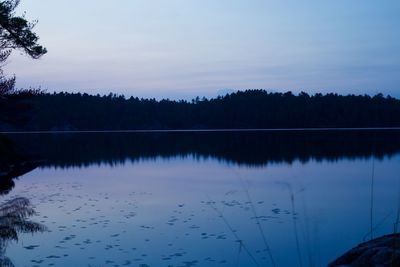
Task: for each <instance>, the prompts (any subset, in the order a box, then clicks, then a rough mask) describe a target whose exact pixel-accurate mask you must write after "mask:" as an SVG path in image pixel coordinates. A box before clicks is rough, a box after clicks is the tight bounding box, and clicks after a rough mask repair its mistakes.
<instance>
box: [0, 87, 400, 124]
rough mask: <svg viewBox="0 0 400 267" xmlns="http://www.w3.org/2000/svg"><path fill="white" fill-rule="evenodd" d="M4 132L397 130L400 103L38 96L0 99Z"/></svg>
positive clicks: (255, 94)
mask: <svg viewBox="0 0 400 267" xmlns="http://www.w3.org/2000/svg"><path fill="white" fill-rule="evenodd" d="M0 102H1V103H0V112H1V113H0V114H1V115H0V116H1V117H0V121H1V122H0V129H3V130H126V129H131V130H134V129H224V128H241V129H245V128H320V127H335V128H336V127H340V128H341V127H399V126H400V100H398V99H395V98H393V97H390V96H387V97H385V96H383V95H382V94H378V95H376V96H373V97H371V96H368V95H346V96H343V95H338V94H326V95H322V94H315V95H308V94H306V93H300V94H298V95H294V94H292V93H291V92H287V93H270V92H267V91H265V90H247V91H238V92H235V93H231V94H227V95H225V96H219V97H217V98H213V99H206V98H203V99H200V98H196V99H194V100H192V101H183V100H180V101H175V100H161V101H157V100H155V99H139V98H135V97H131V98H128V99H126V98H125V97H123V96H118V95H115V94H109V95H105V96H100V95H96V96H94V95H88V94H81V93H74V94H73V93H54V94H39V95H36V96H32V97H29V98H21V97H17V96H16V97H9V98H8V99H7V100H4V99H3V100H1V101H0Z"/></svg>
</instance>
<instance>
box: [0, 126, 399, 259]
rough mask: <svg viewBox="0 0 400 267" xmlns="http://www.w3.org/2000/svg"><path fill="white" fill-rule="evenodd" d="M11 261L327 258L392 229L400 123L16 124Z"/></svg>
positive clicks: (8, 193)
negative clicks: (24, 205) (256, 126)
mask: <svg viewBox="0 0 400 267" xmlns="http://www.w3.org/2000/svg"><path fill="white" fill-rule="evenodd" d="M4 138H7V140H9V142H10V143H11V144H12V146H13V147H14V149H15V151H17V153H19V154H20V155H23V157H24V158H25V159H28V160H31V161H35V162H37V167H36V166H35V167H36V168H34V169H33V170H31V171H29V172H26V173H24V174H23V175H21V176H20V177H19V178H18V179H14V180H13V183H11V184H9V185H8V184H7V185H2V188H4V187H6V189H5V190H4V192H3V194H2V196H1V199H2V202H3V203H4V202H5V201H7V200H10V199H14V198H16V197H24V198H27V199H29V200H30V202H31V203H32V204H33V205H34V207H35V210H36V212H37V214H36V215H34V216H32V217H31V218H30V219H31V220H33V221H35V222H38V223H41V224H43V225H44V226H46V227H47V230H46V231H44V232H38V233H35V234H23V233H21V234H19V236H18V242H6V244H3V246H4V249H5V251H4V252H5V255H6V256H7V257H8V258H9V259H10V260H11V261H12V262H13V263H14V265H15V266H68V267H70V266H93V267H94V266H141V267H145V266H199V267H203V266H204V267H206V266H207V267H208V266H229V267H230V266H244V267H249V266H326V265H327V264H328V263H330V262H331V261H333V260H334V259H335V258H337V257H339V256H340V255H342V254H343V253H344V252H346V251H347V250H349V249H351V248H352V247H354V246H356V245H357V244H359V243H361V242H363V241H366V240H369V239H370V238H374V237H378V236H381V235H384V234H389V233H393V231H394V224H395V222H396V218H397V216H398V210H399V208H400V202H399V199H400V172H399V170H400V131H395V130H393V131H390V130H386V131H383V130H382V131H378V130H377V131H373V130H371V131H274V132H269V131H265V132H198V133H196V132H174V133H168V132H164V133H75V134H72V133H69V134H13V135H7V136H6V137H4ZM3 256H4V255H3Z"/></svg>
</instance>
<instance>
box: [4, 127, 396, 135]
mask: <svg viewBox="0 0 400 267" xmlns="http://www.w3.org/2000/svg"><path fill="white" fill-rule="evenodd" d="M385 130H389V131H397V130H400V127H350V128H343V127H338V128H334V127H326V128H324V127H322V128H315V127H314V128H243V129H241V128H232V129H230V128H225V129H174V130H165V129H154V130H145V129H139V130H65V131H63V130H49V131H0V134H79V133H190V132H193V133H195V132H199V133H201V132H296V131H298V132H307V131H309V132H312V131H385Z"/></svg>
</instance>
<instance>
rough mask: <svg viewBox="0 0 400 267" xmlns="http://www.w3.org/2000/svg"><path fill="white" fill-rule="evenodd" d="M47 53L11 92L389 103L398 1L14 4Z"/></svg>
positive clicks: (17, 57)
mask: <svg viewBox="0 0 400 267" xmlns="http://www.w3.org/2000/svg"><path fill="white" fill-rule="evenodd" d="M24 11H26V18H27V19H29V20H36V19H37V20H38V21H39V23H38V24H37V25H36V27H35V28H34V31H35V32H37V34H38V35H39V36H40V43H41V44H43V45H44V46H45V47H46V48H47V49H48V53H47V54H46V55H45V56H43V57H42V58H41V59H39V60H32V59H30V58H28V57H27V56H24V55H22V54H21V53H20V52H14V53H13V55H12V56H11V57H10V59H9V61H8V64H7V65H6V66H5V68H4V69H5V72H6V73H7V74H9V75H12V74H15V75H16V76H17V87H20V88H22V87H24V88H26V87H41V88H42V89H44V90H47V91H48V92H53V91H68V92H78V91H80V92H86V93H89V94H108V93H109V92H113V93H117V94H124V95H126V96H139V97H155V98H157V99H161V98H170V99H182V98H183V99H191V98H194V97H196V96H200V97H201V96H206V97H214V96H217V95H219V94H224V93H227V92H232V91H236V90H244V89H255V88H259V89H267V90H270V91H278V92H285V91H289V90H290V91H292V92H294V93H298V92H300V91H306V92H309V93H316V92H321V93H328V92H336V93H340V94H349V93H355V94H371V95H373V94H376V93H379V92H381V93H383V94H385V95H386V94H390V95H392V96H395V97H400V29H399V25H400V16H399V14H400V1H399V0H382V1H376V0H351V1H350V0H336V1H320V0H307V1H298V0H285V1H281V0H276V1H272V0H271V1H269V0H201V1H200V0H197V1H195V0H118V1H109V0H107V1H105V0H84V1H82V0H57V1H55V0H40V1H38V0H22V1H21V4H20V6H19V7H18V12H17V13H18V14H22V13H23V12H24Z"/></svg>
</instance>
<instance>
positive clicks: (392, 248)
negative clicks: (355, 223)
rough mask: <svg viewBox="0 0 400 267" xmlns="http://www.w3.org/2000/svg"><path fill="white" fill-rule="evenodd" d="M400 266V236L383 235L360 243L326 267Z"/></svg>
mask: <svg viewBox="0 0 400 267" xmlns="http://www.w3.org/2000/svg"><path fill="white" fill-rule="evenodd" d="M350 266H351V267H395V266H400V234H391V235H385V236H382V237H379V238H376V239H373V240H371V241H368V242H365V243H362V244H360V245H358V246H356V247H355V248H353V249H351V250H349V251H348V252H346V253H345V254H344V255H342V256H341V257H339V258H338V259H336V260H335V261H334V262H332V263H331V264H329V265H328V267H350Z"/></svg>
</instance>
